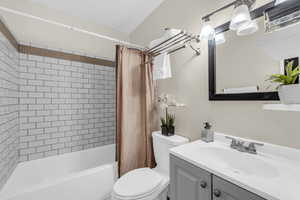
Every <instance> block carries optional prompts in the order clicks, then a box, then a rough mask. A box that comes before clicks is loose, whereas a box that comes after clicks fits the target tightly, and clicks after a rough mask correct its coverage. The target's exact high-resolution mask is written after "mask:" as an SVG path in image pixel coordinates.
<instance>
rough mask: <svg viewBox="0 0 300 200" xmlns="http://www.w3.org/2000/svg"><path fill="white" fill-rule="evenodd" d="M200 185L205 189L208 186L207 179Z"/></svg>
mask: <svg viewBox="0 0 300 200" xmlns="http://www.w3.org/2000/svg"><path fill="white" fill-rule="evenodd" d="M200 186H201V187H202V188H203V189H205V188H206V187H207V183H206V182H205V181H201V182H200Z"/></svg>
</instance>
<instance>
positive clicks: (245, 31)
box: [237, 20, 258, 36]
mask: <svg viewBox="0 0 300 200" xmlns="http://www.w3.org/2000/svg"><path fill="white" fill-rule="evenodd" d="M256 31H258V25H257V23H256V21H255V20H252V21H251V22H250V23H249V24H245V25H242V26H241V27H239V28H238V30H237V35H238V36H244V35H251V34H253V33H255V32H256Z"/></svg>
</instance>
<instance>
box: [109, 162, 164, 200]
mask: <svg viewBox="0 0 300 200" xmlns="http://www.w3.org/2000/svg"><path fill="white" fill-rule="evenodd" d="M168 182H169V180H168V179H166V177H163V176H162V175H161V174H159V173H158V172H156V171H154V170H152V169H150V168H141V169H136V170H132V171H130V172H128V173H127V174H125V175H124V176H122V177H121V178H120V179H119V180H118V181H117V182H116V183H115V185H114V188H113V193H112V197H113V199H116V200H140V199H144V198H147V197H149V196H152V195H153V196H155V195H158V194H159V193H160V192H161V191H162V190H163V189H165V187H166V186H167V185H168Z"/></svg>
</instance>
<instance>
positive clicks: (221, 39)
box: [215, 33, 226, 45]
mask: <svg viewBox="0 0 300 200" xmlns="http://www.w3.org/2000/svg"><path fill="white" fill-rule="evenodd" d="M215 42H216V45H220V44H223V43H225V42H226V38H225V35H224V33H218V34H216V37H215Z"/></svg>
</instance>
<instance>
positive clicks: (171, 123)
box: [166, 114, 175, 135]
mask: <svg viewBox="0 0 300 200" xmlns="http://www.w3.org/2000/svg"><path fill="white" fill-rule="evenodd" d="M166 118H167V127H168V135H175V125H174V124H175V115H170V114H167V115H166Z"/></svg>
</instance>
